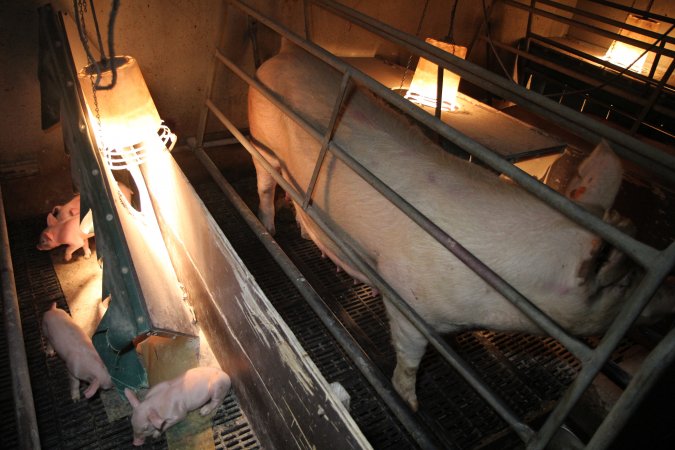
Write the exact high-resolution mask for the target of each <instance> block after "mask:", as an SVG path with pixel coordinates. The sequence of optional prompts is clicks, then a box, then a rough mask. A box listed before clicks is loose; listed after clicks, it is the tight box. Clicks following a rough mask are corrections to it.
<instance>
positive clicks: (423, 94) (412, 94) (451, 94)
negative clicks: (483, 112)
mask: <svg viewBox="0 0 675 450" xmlns="http://www.w3.org/2000/svg"><path fill="white" fill-rule="evenodd" d="M426 42H427V43H429V44H431V45H433V46H435V47H438V48H440V49H442V50H445V51H446V52H448V53H450V54H452V55H455V56H457V57H458V58H462V59H464V58H466V50H467V49H466V47H462V46H461V45H454V44H448V43H446V42H442V41H437V40H435V39H431V38H427V39H426ZM437 79H438V65H437V64H434V63H432V62H431V61H429V60H427V59H425V58H420V60H419V62H418V63H417V68H416V69H415V74H414V75H413V79H412V82H411V83H410V88H409V89H408V93H407V94H406V96H405V98H407V99H409V100H410V101H412V102H415V103H417V104H420V105H424V106H428V107H431V108H435V107H436V103H437V99H436V94H437V92H438V87H437ZM459 79H460V77H459V75H457V74H455V73H453V72H450V71H449V70H447V69H444V70H443V91H442V101H441V110H442V111H455V110H457V109H458V105H457V88H458V87H459Z"/></svg>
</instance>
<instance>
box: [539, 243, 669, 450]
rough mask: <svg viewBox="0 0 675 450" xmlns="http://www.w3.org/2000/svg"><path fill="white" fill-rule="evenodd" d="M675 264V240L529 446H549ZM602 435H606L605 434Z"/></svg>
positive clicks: (632, 296)
mask: <svg viewBox="0 0 675 450" xmlns="http://www.w3.org/2000/svg"><path fill="white" fill-rule="evenodd" d="M674 266H675V243H672V244H671V245H670V246H669V247H668V248H667V249H666V250H665V251H663V252H662V253H661V254H659V256H658V257H657V260H656V261H654V266H653V268H652V269H651V270H649V271H648V272H647V274H646V275H645V276H644V278H643V279H642V281H641V282H640V284H639V285H638V287H637V289H636V290H635V292H634V293H633V295H631V296H630V298H629V299H628V300H627V301H626V303H625V304H624V307H623V308H622V310H621V311H620V312H619V314H618V316H617V318H616V319H615V320H614V322H613V323H612V325H611V326H610V327H609V329H608V330H607V332H606V333H605V335H604V337H603V339H602V340H601V341H600V344H599V345H598V347H597V348H596V349H595V352H594V359H593V360H592V361H590V362H589V363H588V364H584V367H583V368H582V370H581V372H579V374H578V375H577V377H576V378H575V379H574V381H573V382H572V384H571V385H570V387H569V388H568V389H567V391H565V394H564V395H563V396H562V398H561V399H560V400H559V402H558V404H557V405H556V407H555V409H554V410H553V412H551V414H550V415H549V417H548V419H547V420H546V422H545V423H544V425H543V426H542V428H541V429H540V430H539V432H538V433H537V435H536V437H535V438H534V439H533V440H532V441H531V442H529V443H528V446H527V448H528V449H530V450H543V449H544V448H545V446H546V444H547V443H548V441H549V440H550V439H551V437H553V435H554V434H555V432H556V431H557V429H558V427H560V425H561V424H562V423H563V421H564V420H565V417H567V414H569V412H570V411H571V409H572V407H574V405H575V404H576V402H577V401H578V400H579V398H580V397H581V395H582V394H583V393H584V391H585V390H586V388H588V386H589V385H590V384H591V382H592V381H593V378H594V377H595V375H596V374H597V372H598V370H599V368H600V366H601V365H602V364H603V363H604V362H605V361H606V360H607V359H608V358H609V356H610V355H611V353H612V352H613V351H614V349H615V348H616V346H617V344H618V343H619V341H620V340H621V338H622V337H623V336H624V335H625V334H626V331H627V330H628V328H629V327H630V326H631V324H632V323H633V322H634V320H635V319H636V318H637V316H638V315H639V314H640V312H641V311H642V309H643V308H644V306H645V305H646V304H647V302H649V300H650V299H651V297H652V295H653V294H654V292H656V289H657V288H658V286H659V284H661V282H662V281H663V279H664V278H665V277H666V276H668V274H669V273H670V271H671V270H672V268H673V267H674ZM671 351H672V349H671ZM605 430H606V429H605ZM603 433H604V432H603ZM598 439H604V438H603V437H602V435H601V436H600V437H599V438H598Z"/></svg>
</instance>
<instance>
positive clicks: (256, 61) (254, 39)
mask: <svg viewBox="0 0 675 450" xmlns="http://www.w3.org/2000/svg"><path fill="white" fill-rule="evenodd" d="M247 22H248V37H249V39H250V40H251V49H252V53H253V65H254V67H255V68H256V69H257V68H258V67H260V64H262V61H261V59H260V50H259V49H258V23H257V22H256V21H255V20H251V18H250V17H248V19H247Z"/></svg>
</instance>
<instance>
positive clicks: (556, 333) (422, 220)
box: [209, 53, 590, 360]
mask: <svg viewBox="0 0 675 450" xmlns="http://www.w3.org/2000/svg"><path fill="white" fill-rule="evenodd" d="M218 59H220V60H221V61H222V62H223V63H224V64H225V65H226V66H227V67H228V68H229V69H230V70H232V71H233V72H235V73H236V74H237V75H239V76H240V77H241V78H242V79H243V80H244V81H246V82H247V83H248V84H249V85H251V86H253V87H255V88H256V89H257V90H258V91H259V92H260V93H262V94H263V95H264V96H265V97H266V98H267V99H268V100H269V101H271V102H272V103H274V105H275V106H277V107H278V108H279V109H280V110H281V111H282V112H283V113H284V114H286V115H287V116H288V117H290V118H291V119H292V120H294V121H295V122H296V123H298V125H300V126H301V127H302V128H303V129H304V130H305V131H306V132H308V133H309V134H310V135H311V136H312V137H313V138H314V139H316V140H317V141H320V140H321V137H322V134H321V133H320V132H319V131H318V130H317V129H316V128H314V126H313V125H312V124H310V123H308V122H307V121H306V120H305V119H304V118H303V117H301V116H300V115H298V114H297V113H296V112H295V111H294V110H292V109H291V108H289V107H288V106H287V105H286V104H285V103H283V102H282V101H281V100H280V99H279V98H277V96H276V94H274V93H273V92H271V91H270V90H269V89H268V88H267V87H266V86H264V85H263V84H262V83H260V82H259V81H258V80H256V79H253V78H251V77H250V76H248V75H247V74H246V73H244V72H243V71H242V70H241V69H239V68H238V67H237V66H236V65H235V64H234V63H233V62H232V61H230V60H229V59H227V58H226V57H225V56H223V55H222V54H220V53H218ZM209 103H210V102H209ZM210 104H211V105H213V104H212V103H210ZM214 108H215V109H217V108H216V107H215V105H213V107H211V111H212V112H214ZM214 114H215V112H214ZM329 148H330V150H331V151H332V152H333V154H334V155H335V156H337V157H338V158H339V159H340V160H341V161H342V162H344V163H345V164H346V165H347V166H348V167H349V168H351V169H352V170H354V171H355V172H356V173H357V174H358V175H359V176H361V178H363V179H364V180H365V181H366V182H368V183H369V184H370V185H371V186H373V187H374V188H375V189H377V191H378V192H380V193H381V194H382V195H383V196H384V197H385V198H386V199H387V200H389V201H390V202H392V203H393V204H394V205H396V206H397V207H398V208H399V209H400V210H401V211H403V212H404V213H405V214H406V215H408V216H409V217H410V218H411V219H412V220H413V221H414V222H415V223H416V224H418V225H419V226H420V227H421V228H422V229H424V231H426V232H427V233H429V235H431V236H432V237H433V238H434V239H436V240H437V241H438V242H439V243H440V244H441V245H443V246H444V247H445V248H446V249H448V250H449V251H450V252H451V253H452V254H453V255H455V256H456V257H457V258H458V259H459V260H460V261H462V262H463V263H464V264H466V265H467V266H468V267H469V268H471V269H473V271H474V272H476V273H477V274H478V275H479V276H480V277H481V278H483V279H484V280H485V281H486V282H487V283H488V284H489V285H490V286H492V287H494V288H495V289H496V290H497V291H498V292H499V293H501V294H502V295H503V296H504V297H506V298H507V299H508V300H509V301H510V302H511V303H513V304H514V305H515V306H516V307H518V309H520V310H521V311H522V312H523V313H524V314H525V315H526V316H527V317H528V318H530V319H531V320H532V321H533V322H535V323H536V324H537V325H538V326H539V327H541V329H542V330H543V331H545V332H546V333H548V334H549V335H551V336H553V337H555V338H556V339H558V340H559V341H560V342H561V343H562V344H563V345H565V346H566V347H567V348H568V349H569V351H570V352H572V353H573V354H574V355H575V356H577V357H578V358H579V359H581V360H586V359H588V358H589V357H590V350H589V348H588V347H587V346H586V345H585V344H584V343H583V342H581V341H579V340H578V339H576V338H574V337H572V336H570V335H569V334H568V333H567V332H566V331H565V330H564V329H562V328H561V327H560V326H559V325H558V324H557V323H556V322H555V321H553V320H552V319H551V318H550V317H548V316H547V315H546V314H544V313H543V312H542V311H541V310H540V309H539V308H538V307H536V306H535V305H534V304H532V303H531V302H530V301H529V300H528V299H526V298H525V297H524V296H523V295H522V294H521V293H519V292H518V291H517V290H516V289H514V288H513V287H512V286H511V285H510V284H508V283H507V282H506V281H504V280H503V279H502V278H501V277H500V276H499V275H497V274H496V273H495V272H493V271H492V270H491V269H490V268H489V267H488V266H486V265H485V264H483V263H482V262H481V261H480V260H479V259H478V258H476V257H475V256H473V255H472V254H471V253H470V252H469V251H468V250H467V249H465V248H464V247H463V246H462V245H461V244H460V243H459V242H457V241H455V240H454V239H453V238H452V237H451V236H449V235H448V234H447V233H446V232H445V231H443V230H442V229H440V228H439V227H438V226H437V225H436V224H434V223H433V222H431V221H430V220H429V219H428V218H427V217H426V216H424V215H423V214H422V213H421V212H419V211H418V210H417V209H416V208H415V207H414V206H412V205H411V204H410V203H408V202H407V201H406V200H405V199H403V198H402V197H401V196H400V195H398V194H397V193H396V192H394V191H393V190H392V189H391V188H389V187H388V186H387V185H386V184H384V183H383V182H382V181H381V180H379V179H378V178H377V177H376V176H375V175H373V174H372V173H370V172H369V171H368V170H367V169H366V168H364V167H363V166H362V165H361V164H359V163H358V161H355V160H354V159H353V158H352V157H351V156H350V155H349V154H348V153H347V152H345V151H344V150H343V149H342V148H341V147H340V146H339V145H337V144H336V143H335V142H331V143H330V146H329ZM275 178H276V177H275ZM280 185H283V184H282V183H281V182H280ZM284 190H286V189H285V188H284ZM286 192H288V191H286ZM297 202H298V204H302V200H301V199H300V200H297ZM324 231H325V230H324ZM337 242H340V241H337Z"/></svg>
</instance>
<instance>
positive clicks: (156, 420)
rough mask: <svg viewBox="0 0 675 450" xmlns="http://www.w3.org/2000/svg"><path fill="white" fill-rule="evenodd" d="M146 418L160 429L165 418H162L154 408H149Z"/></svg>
mask: <svg viewBox="0 0 675 450" xmlns="http://www.w3.org/2000/svg"><path fill="white" fill-rule="evenodd" d="M148 420H150V423H152V426H153V427H155V428H157V429H158V430H160V431H162V427H163V426H164V422H165V420H164V419H162V418H161V417H160V415H159V413H158V412H157V410H156V409H155V408H150V410H149V411H148Z"/></svg>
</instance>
